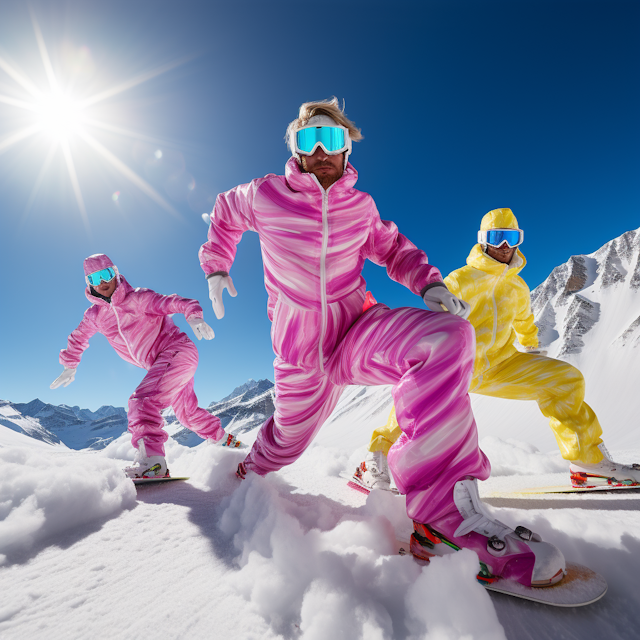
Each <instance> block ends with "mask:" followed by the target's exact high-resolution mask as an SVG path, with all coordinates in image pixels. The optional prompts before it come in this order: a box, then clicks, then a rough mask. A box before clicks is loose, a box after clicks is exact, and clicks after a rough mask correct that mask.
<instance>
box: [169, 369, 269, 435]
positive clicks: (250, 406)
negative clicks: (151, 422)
mask: <svg viewBox="0 0 640 640" xmlns="http://www.w3.org/2000/svg"><path fill="white" fill-rule="evenodd" d="M274 397H275V390H274V386H273V382H271V380H266V379H265V380H258V381H257V382H256V381H255V380H253V379H249V380H248V381H247V382H245V383H244V384H243V385H240V386H239V387H236V388H235V389H234V390H233V391H232V392H231V393H230V394H229V395H228V396H226V397H225V398H223V399H222V400H218V401H217V402H212V403H211V404H210V405H209V406H208V407H207V411H209V413H213V414H214V415H216V416H218V417H219V418H220V422H221V423H222V427H223V428H224V429H225V430H226V431H227V433H233V434H234V435H238V434H241V433H245V432H247V431H251V430H252V429H254V428H256V427H259V426H260V425H261V424H262V423H263V422H264V421H265V420H266V419H267V418H268V417H269V416H270V415H272V414H273V412H274V410H275V407H274V404H273V401H274ZM163 416H164V419H165V423H166V428H167V431H168V432H169V434H170V435H171V437H172V438H174V439H175V440H177V441H178V442H179V443H180V444H182V445H186V446H189V447H191V446H195V445H197V444H198V443H200V442H201V439H200V438H199V437H198V436H197V435H196V434H195V433H193V431H189V429H186V428H185V427H183V426H182V425H181V424H180V423H179V422H178V420H177V419H176V416H175V413H174V412H173V409H167V410H165V411H164V412H163Z"/></svg>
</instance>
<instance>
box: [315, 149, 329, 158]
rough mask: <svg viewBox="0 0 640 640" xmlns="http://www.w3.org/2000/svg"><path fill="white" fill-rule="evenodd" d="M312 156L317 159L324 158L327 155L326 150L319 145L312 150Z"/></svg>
mask: <svg viewBox="0 0 640 640" xmlns="http://www.w3.org/2000/svg"><path fill="white" fill-rule="evenodd" d="M313 157H314V158H317V159H318V160H324V159H326V158H328V157H329V155H328V154H327V152H326V151H325V150H324V149H323V148H322V147H321V146H320V147H318V148H317V149H316V150H315V151H314V152H313Z"/></svg>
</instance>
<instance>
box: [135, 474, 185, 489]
mask: <svg viewBox="0 0 640 640" xmlns="http://www.w3.org/2000/svg"><path fill="white" fill-rule="evenodd" d="M188 479H189V477H188V476H185V477H176V476H164V477H162V478H131V480H133V484H135V485H136V487H142V486H145V485H149V484H161V483H163V482H175V481H177V480H188Z"/></svg>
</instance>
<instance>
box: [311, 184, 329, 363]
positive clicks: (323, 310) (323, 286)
mask: <svg viewBox="0 0 640 640" xmlns="http://www.w3.org/2000/svg"><path fill="white" fill-rule="evenodd" d="M311 175H312V176H313V178H314V180H315V181H316V183H317V185H318V187H320V191H322V250H321V252H320V342H319V344H318V357H319V359H320V371H321V372H322V373H324V352H323V349H322V343H323V342H324V336H325V333H326V331H327V264H326V263H327V248H328V245H329V218H328V215H329V189H331V187H332V186H333V184H332V185H330V186H329V189H326V190H325V189H323V188H322V185H321V184H320V181H319V180H318V178H317V177H316V175H315V174H313V173H312V174H311ZM334 184H335V182H334Z"/></svg>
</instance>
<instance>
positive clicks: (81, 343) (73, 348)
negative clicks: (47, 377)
mask: <svg viewBox="0 0 640 640" xmlns="http://www.w3.org/2000/svg"><path fill="white" fill-rule="evenodd" d="M89 311H91V309H87V311H86V312H85V314H84V318H82V322H80V324H79V325H78V328H77V329H75V330H74V331H72V332H71V335H70V336H69V337H68V338H67V348H66V349H62V351H60V364H61V365H62V366H63V367H67V368H68V369H75V368H76V367H77V366H78V365H79V364H80V359H81V358H82V354H83V353H84V351H85V349H87V348H88V347H89V338H91V336H93V335H94V334H95V333H97V332H98V327H97V326H96V324H95V322H94V321H93V320H92V319H91V318H90V317H89Z"/></svg>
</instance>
